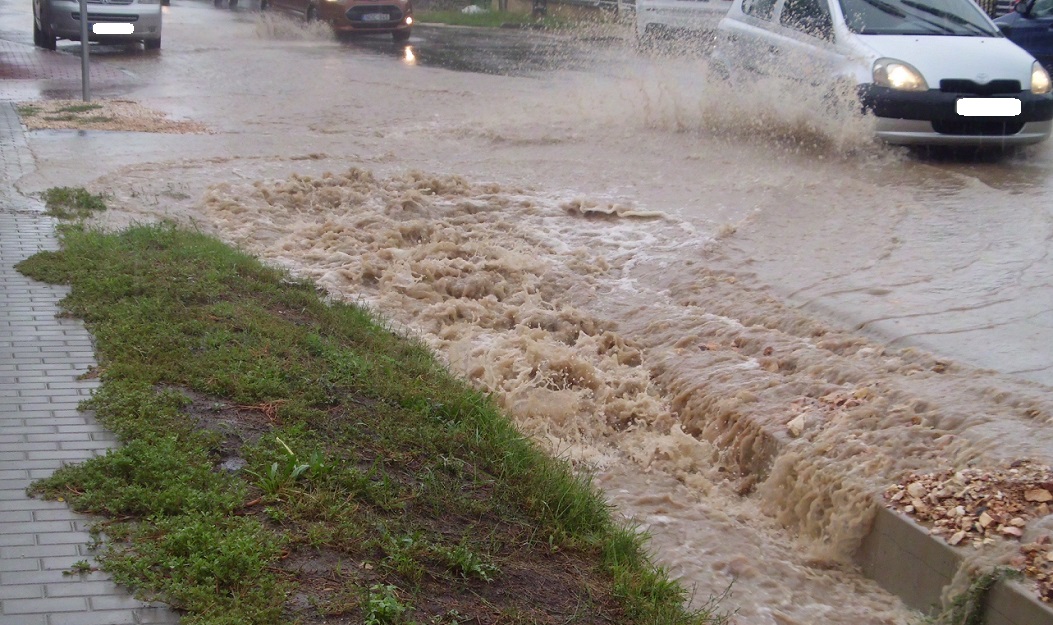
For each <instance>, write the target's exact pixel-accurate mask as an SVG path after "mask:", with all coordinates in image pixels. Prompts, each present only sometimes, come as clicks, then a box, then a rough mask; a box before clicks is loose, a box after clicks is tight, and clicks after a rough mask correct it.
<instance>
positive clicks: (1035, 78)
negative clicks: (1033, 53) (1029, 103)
mask: <svg viewBox="0 0 1053 625" xmlns="http://www.w3.org/2000/svg"><path fill="white" fill-rule="evenodd" d="M1049 89H1050V84H1049V72H1047V71H1046V68H1044V67H1042V64H1041V63H1039V62H1038V61H1035V64H1034V65H1032V66H1031V93H1034V94H1037V95H1042V94H1045V93H1049Z"/></svg>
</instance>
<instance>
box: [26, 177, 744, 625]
mask: <svg viewBox="0 0 1053 625" xmlns="http://www.w3.org/2000/svg"><path fill="white" fill-rule="evenodd" d="M45 199H46V200H50V201H49V202H48V205H49V210H51V211H52V213H53V214H55V215H56V216H60V217H62V218H65V219H68V220H71V221H67V222H66V223H65V224H64V225H62V226H60V238H61V241H62V249H61V250H60V251H58V252H43V253H40V254H37V255H35V256H34V257H32V258H30V259H28V260H27V261H24V262H23V263H20V264H19V266H18V269H19V270H20V271H22V272H23V273H25V274H26V275H29V276H31V277H34V278H37V279H40V280H43V281H46V282H51V283H64V284H69V285H70V286H71V287H72V289H71V293H70V294H69V296H68V297H67V298H66V299H65V300H64V301H63V303H62V307H63V309H64V310H65V311H66V313H67V314H70V315H72V316H76V317H80V318H82V319H84V320H85V323H86V324H87V326H88V328H89V330H91V331H92V334H93V336H94V337H95V341H96V351H97V358H98V361H99V368H98V370H97V371H96V373H97V374H99V375H100V377H101V379H102V386H101V387H100V389H99V390H98V391H97V392H96V394H95V395H94V396H93V398H92V399H91V400H90V401H89V402H88V405H87V406H86V407H88V408H90V409H92V410H94V411H95V412H96V415H97V417H98V418H99V420H100V421H101V422H102V423H103V424H104V425H106V426H107V427H108V428H110V429H111V430H113V431H114V432H115V433H116V434H117V436H118V438H119V439H120V440H121V441H122V443H123V445H122V447H120V448H119V449H118V450H116V451H112V452H109V453H107V454H106V455H105V456H101V457H99V458H95V459H93V460H91V461H88V462H87V463H85V464H83V465H76V466H71V467H67V468H64V469H62V470H60V471H59V472H57V473H56V474H55V475H54V476H52V477H51V478H48V479H46V480H42V481H39V482H37V483H35V484H34V485H33V486H32V487H31V492H33V493H34V494H37V495H42V496H45V497H49V498H52V499H64V500H67V501H69V502H70V504H71V505H72V506H73V507H74V508H75V509H78V510H81V511H86V512H92V513H96V514H101V515H103V517H104V519H105V520H104V521H102V522H101V523H100V524H99V525H98V526H97V532H98V533H99V534H100V536H101V535H104V536H105V537H106V539H107V542H106V543H105V547H103V544H104V543H103V541H101V540H100V541H99V543H98V545H97V546H99V547H100V548H101V549H100V555H99V560H100V562H101V564H102V566H103V568H104V569H105V570H108V571H109V572H110V573H111V574H113V576H114V578H115V579H116V580H117V581H118V582H120V583H122V584H126V585H128V586H130V587H132V588H135V589H136V590H137V592H138V594H139V596H141V597H143V598H147V599H154V600H161V601H165V602H167V603H169V604H170V605H173V606H174V607H176V608H177V609H179V610H181V611H183V612H184V616H183V622H184V623H186V624H187V625H220V624H226V623H259V624H267V623H280V622H305V623H307V622H316V620H315V618H316V616H317V618H319V619H325V618H347V619H350V620H348V621H347V622H365V623H375V624H378V625H379V624H386V623H390V624H392V625H393V624H396V623H410V622H422V623H424V622H426V623H434V624H436V625H438V624H439V623H451V624H452V623H457V622H467V620H468V619H470V618H474V617H473V616H472V614H470V612H471V611H472V609H474V608H475V607H476V606H475V605H474V604H472V603H471V602H472V601H474V599H472V598H471V597H473V596H474V597H477V598H479V599H480V601H481V604H488V606H489V607H488V608H487V609H495V610H497V611H498V612H500V614H499V616H500V618H502V619H505V620H506V621H507V622H524V623H526V622H557V621H558V622H582V623H586V622H597V619H599V620H602V621H603V622H625V623H655V624H658V623H671V624H672V623H676V624H681V623H682V624H685V625H686V624H689V623H697V624H704V623H705V624H708V623H721V622H726V621H727V615H726V614H724V613H723V612H721V611H720V610H719V605H718V604H717V599H716V598H714V599H711V600H710V601H709V602H708V603H707V604H706V605H705V606H704V607H703V608H702V609H698V610H689V609H687V608H685V601H686V600H687V599H688V598H689V596H688V593H687V592H686V591H685V589H683V588H682V587H681V586H679V585H678V584H677V583H676V582H674V581H672V580H671V579H670V578H669V576H668V574H667V573H666V572H665V571H664V570H662V569H661V568H658V567H656V566H655V565H654V564H653V563H652V562H651V561H650V559H649V558H648V556H647V555H646V551H645V548H644V542H645V540H646V538H645V537H644V536H643V535H641V534H639V533H638V532H636V531H634V530H633V529H632V528H630V527H627V526H625V525H622V524H619V523H617V522H616V521H615V520H614V519H613V517H612V516H611V513H610V508H609V506H608V505H607V504H606V502H605V501H604V500H603V498H602V495H600V494H599V492H598V491H597V490H596V489H595V488H594V487H593V486H592V485H591V483H590V482H589V480H588V478H587V477H583V476H580V475H575V474H574V473H573V472H572V471H571V469H570V467H569V466H567V465H566V464H565V463H563V462H561V461H559V460H557V459H553V458H551V457H548V456H546V455H544V454H543V453H541V452H540V451H539V450H538V449H537V448H536V447H535V446H534V445H533V444H531V443H530V442H529V441H527V440H526V439H524V438H523V437H522V436H521V435H519V434H518V432H516V431H515V429H514V427H513V426H512V425H511V422H510V421H509V420H508V419H507V418H506V417H504V416H503V415H501V414H500V412H499V411H498V410H497V409H496V408H495V407H494V405H493V403H492V402H490V401H489V399H488V398H487V397H486V396H484V395H482V394H480V393H478V392H476V391H474V390H472V389H471V388H469V387H468V386H467V385H466V384H464V383H463V382H461V381H460V380H457V379H456V378H454V377H453V376H452V375H451V374H449V373H448V371H446V370H445V369H444V368H442V367H441V366H440V365H439V364H438V363H437V361H436V360H435V359H434V358H433V357H432V355H431V354H430V352H428V350H427V349H426V348H425V347H424V346H423V345H421V344H418V343H415V342H414V341H412V340H409V339H406V338H404V337H399V336H397V335H395V334H394V333H393V332H391V331H389V330H388V329H387V328H386V327H385V325H384V322H383V320H381V319H378V318H376V317H374V316H372V315H371V314H369V313H368V312H366V311H364V310H361V309H358V308H356V307H354V306H349V305H346V304H340V303H326V302H325V301H324V299H323V297H322V296H321V295H320V293H319V292H318V290H317V289H316V288H315V287H314V285H313V284H310V283H307V282H304V281H301V280H295V279H293V278H291V277H290V276H289V275H288V274H287V273H285V272H283V271H280V270H277V269H274V268H269V267H265V266H264V265H262V264H261V263H259V262H258V261H257V260H255V259H254V258H252V257H250V256H248V255H245V254H242V253H240V252H238V251H237V250H234V249H233V248H231V247H229V246H227V245H225V244H223V243H222V242H220V241H218V240H216V239H212V238H210V237H206V236H204V235H202V234H199V233H196V232H191V231H188V230H183V229H180V228H178V227H176V226H174V225H171V224H164V225H151V226H136V227H133V228H130V229H128V230H125V231H122V232H120V233H110V234H107V233H102V232H99V231H94V230H92V229H90V228H87V227H85V226H84V225H83V221H82V220H83V218H84V217H87V216H89V215H91V214H92V213H94V212H97V211H99V210H105V207H104V203H103V201H102V198H99V197H98V196H93V195H91V194H88V193H86V192H85V191H84V190H83V189H62V190H49V191H48V192H47V193H46V194H45ZM59 200H61V202H60V201H59ZM72 220H79V221H72ZM255 294H259V297H258V298H254V295H255ZM242 305H244V306H242ZM286 339H288V341H286ZM276 354H277V355H276ZM198 356H200V358H201V361H200V362H195V358H197V357H198ZM312 358H315V359H316V361H314V360H311V359H312ZM332 371H336V373H335V374H333V375H330V374H329V373H327V372H332ZM378 374H379V376H378ZM296 376H301V377H304V376H306V378H305V379H301V380H296V379H294V378H296ZM323 378H324V379H323ZM373 379H376V380H377V383H376V384H374V383H373V382H371V380H373ZM319 387H324V390H323V391H319ZM319 392H321V394H320V395H319V394H318V393H319ZM326 393H328V394H326ZM195 396H196V397H198V398H202V397H203V398H207V401H208V402H211V403H210V404H208V405H210V406H212V408H207V407H206V408H201V407H200V406H199V407H198V408H199V409H198V412H197V413H196V415H195V413H188V410H189V408H188V406H190V405H192V404H194V403H195V402H194V400H193V397H195ZM197 403H199V404H201V402H200V401H199V402H197ZM215 406H225V407H226V410H227V412H229V413H230V414H236V415H238V416H237V418H234V419H233V421H231V422H232V423H234V422H237V423H241V424H242V425H244V423H246V421H244V419H247V418H250V417H251V418H259V417H262V421H261V423H263V421H266V423H263V424H262V426H261V427H259V428H257V430H258V431H256V432H255V433H254V434H253V433H251V432H250V433H249V434H248V435H246V432H244V431H242V432H235V435H236V436H235V438H237V439H238V440H236V441H235V442H234V443H233V444H232V443H231V441H230V440H229V439H231V438H232V435H231V433H230V432H229V431H225V430H223V429H222V428H216V427H208V426H209V425H212V426H214V425H215V419H213V422H212V423H211V424H210V423H206V421H207V418H208V412H209V410H210V409H215ZM320 407H326V408H327V410H328V411H329V413H333V411H336V412H338V413H339V414H340V418H339V419H334V418H332V414H329V413H326V411H325V410H321V409H320ZM188 414H191V415H194V416H195V418H191V419H188ZM246 415H248V416H246ZM373 417H375V418H376V419H377V423H376V424H370V426H369V427H363V428H361V429H363V430H369V432H368V435H367V436H365V438H361V439H357V438H354V436H358V434H354V435H351V434H348V433H347V432H346V431H345V430H346V422H347V421H348V420H349V419H352V418H353V419H359V420H363V419H369V418H373ZM203 418H204V420H203ZM238 419H242V421H238ZM407 420H408V422H410V423H411V425H410V429H412V430H413V431H412V432H406V431H403V430H402V429H400V427H397V426H395V425H393V424H396V423H402V422H404V421H407ZM433 422H434V423H433ZM361 424H362V422H361V421H359V422H358V425H361ZM203 425H204V427H203ZM227 425H229V423H228V424H227ZM235 429H237V428H236V427H235ZM243 429H244V428H243ZM249 429H252V428H249ZM352 429H353V428H352ZM332 439H341V440H340V444H345V445H348V444H351V446H353V447H354V449H343V448H340V447H339V446H334V445H333V440H332ZM439 439H441V440H439ZM451 441H453V446H452V447H451ZM230 454H234V455H236V456H237V457H238V458H239V460H240V461H242V462H244V463H245V466H244V469H243V470H238V471H234V472H231V471H225V470H222V462H221V461H222V460H223V456H224V455H230ZM432 455H439V456H441V457H442V458H443V460H442V463H443V464H442V469H448V466H447V465H453V466H454V467H455V468H454V469H451V470H449V471H448V472H447V473H445V474H442V475H440V476H439V478H438V479H436V478H435V477H434V472H435V471H439V470H440V469H437V468H436V467H438V465H435V466H431V465H428V461H427V458H429V457H431V456H432ZM400 458H402V459H404V462H401V463H400V461H399V460H398V459H400ZM389 459H396V460H395V461H394V462H389ZM378 464H379V466H380V469H377V466H378ZM386 465H387V466H386ZM425 465H427V466H425ZM414 470H417V471H418V473H419V474H415V473H414V472H413V471H414ZM425 472H429V473H427V474H425ZM480 476H482V477H480ZM459 480H460V481H459ZM429 489H430V490H429ZM425 491H427V493H425ZM473 492H474V493H475V495H478V494H479V493H485V501H482V500H481V497H480V496H475V495H473ZM407 501H410V502H411V503H410V504H409V505H408V506H407V505H406V502H407ZM418 501H421V502H423V503H420V504H418ZM491 503H492V505H491ZM437 517H441V519H440V520H441V521H442V523H443V524H444V525H443V528H437V527H435V526H434V524H433V523H431V522H429V519H433V520H434V519H436V518H437ZM465 519H472V520H465ZM450 528H453V529H450ZM480 536H486V537H488V538H487V540H481V539H477V537H480ZM312 550H313V551H312ZM290 553H300V554H301V555H303V554H308V556H309V555H310V554H318V557H317V558H316V560H321V559H322V554H327V555H328V557H329V559H328V560H327V562H328V563H329V564H331V565H332V566H334V567H336V568H337V569H339V571H338V572H337V573H333V572H332V571H330V572H328V573H327V575H329V576H330V577H329V578H330V579H337V582H336V585H337V586H339V588H338V589H336V590H337V592H333V593H330V594H327V595H325V596H319V595H317V594H316V595H310V593H307V592H305V591H304V590H303V587H305V586H307V585H310V583H311V580H310V579H307V580H306V581H305V578H303V576H302V575H297V574H295V572H293V571H290V570H287V569H286V568H283V561H287V560H288V559H289V554H290ZM334 554H335V555H334ZM345 556H346V557H345ZM528 561H529V562H530V563H532V564H530V566H527V565H525V564H524V563H526V562H528ZM371 564H372V566H371ZM345 567H346V568H347V569H351V568H354V570H353V571H350V572H348V571H346V570H345ZM532 567H533V568H532ZM546 567H548V568H546ZM563 569H567V570H571V571H575V572H577V573H579V574H580V575H579V577H580V578H581V579H582V582H581V584H580V588H577V587H576V586H577V584H576V583H575V582H574V581H572V580H571V579H570V578H569V577H568V578H567V579H565V580H562V581H561V583H566V584H568V585H569V586H574V587H575V588H571V590H570V592H568V595H569V596H571V597H572V598H573V599H574V601H576V602H577V603H576V605H574V606H569V605H548V606H544V605H539V606H537V607H538V610H533V609H532V608H530V607H529V604H528V603H524V604H522V605H509V606H504V605H501V606H497V605H496V604H494V603H493V601H492V600H491V597H490V595H489V594H488V593H492V592H493V586H494V585H496V584H500V583H504V581H506V580H503V579H500V578H502V574H503V573H504V572H505V571H509V572H511V571H518V572H522V571H523V570H528V571H529V572H531V573H534V574H536V575H537V576H539V579H536V580H533V581H535V582H538V581H544V580H543V579H541V578H543V577H544V576H545V575H553V574H556V573H558V572H559V571H562V570H563ZM505 577H512V575H511V573H509V575H507V576H505ZM312 579H313V578H312ZM495 579H497V580H498V581H497V582H495V581H494V580H495ZM433 582H434V583H433ZM436 588H448V589H449V590H448V591H447V592H449V593H450V594H451V595H453V594H456V597H452V596H447V597H442V596H440V597H435V596H430V595H429V593H430V594H432V595H434V594H436ZM512 590H516V589H514V588H513V589H512ZM519 591H520V592H525V593H527V594H529V592H528V591H529V589H526V588H520V589H519ZM498 594H500V593H498ZM297 597H299V599H300V603H301V604H302V605H300V606H299V607H298V608H295V609H291V608H290V605H289V603H290V602H291V601H293V600H294V599H295V598H297ZM533 600H534V601H540V602H542V603H543V602H544V600H545V597H544V596H543V595H541V594H538V595H537V596H536V597H534V599H533ZM308 604H309V605H308ZM568 614H571V616H570V618H568V617H567V615H568ZM575 614H579V615H578V616H575ZM338 622H342V621H338Z"/></svg>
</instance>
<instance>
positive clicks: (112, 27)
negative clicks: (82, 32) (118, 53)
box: [91, 24, 135, 35]
mask: <svg viewBox="0 0 1053 625" xmlns="http://www.w3.org/2000/svg"><path fill="white" fill-rule="evenodd" d="M91 32H93V33H95V34H96V35H130V34H132V33H134V32H135V25H134V24H92V25H91Z"/></svg>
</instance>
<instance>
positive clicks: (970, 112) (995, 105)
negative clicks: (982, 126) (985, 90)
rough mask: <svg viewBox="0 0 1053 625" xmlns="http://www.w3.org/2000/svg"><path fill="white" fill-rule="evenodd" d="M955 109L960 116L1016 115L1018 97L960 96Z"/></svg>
mask: <svg viewBox="0 0 1053 625" xmlns="http://www.w3.org/2000/svg"><path fill="white" fill-rule="evenodd" d="M957 111H958V114H959V115H961V116H962V117H1016V116H1017V115H1019V114H1020V98H961V99H960V100H958V104H957Z"/></svg>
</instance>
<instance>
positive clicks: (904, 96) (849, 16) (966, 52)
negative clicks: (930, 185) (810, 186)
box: [714, 0, 1053, 146]
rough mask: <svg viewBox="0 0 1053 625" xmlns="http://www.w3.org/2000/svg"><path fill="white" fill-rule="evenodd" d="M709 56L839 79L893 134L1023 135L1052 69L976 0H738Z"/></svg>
mask: <svg viewBox="0 0 1053 625" xmlns="http://www.w3.org/2000/svg"><path fill="white" fill-rule="evenodd" d="M714 60H715V61H716V62H717V63H718V64H719V65H718V67H724V68H725V69H726V70H727V71H731V73H732V75H734V74H736V73H738V72H739V71H742V70H748V71H749V70H751V71H752V72H754V73H757V72H759V73H766V74H770V75H778V76H780V77H782V78H788V79H798V80H803V81H806V82H808V83H809V84H814V85H816V88H820V89H821V88H823V86H821V85H819V83H821V82H825V83H827V84H831V85H843V86H847V87H848V88H850V89H853V90H854V91H855V93H856V95H857V96H858V97H859V99H860V100H861V102H862V105H863V107H864V108H865V109H866V110H868V111H870V112H871V113H872V114H873V115H874V116H875V117H876V118H877V127H876V133H877V136H878V138H880V139H883V140H884V141H886V142H889V143H896V144H928V145H981V146H982V145H1000V146H1012V145H1027V144H1032V143H1038V142H1041V141H1044V140H1045V139H1047V138H1049V136H1050V131H1051V128H1053V122H1051V120H1053V95H1051V93H1050V87H1051V86H1050V77H1049V74H1048V73H1047V72H1046V70H1045V69H1044V68H1043V67H1042V65H1041V64H1040V63H1038V62H1037V61H1036V60H1035V58H1034V57H1033V56H1031V55H1030V54H1028V53H1027V52H1025V51H1023V50H1021V49H1020V48H1019V47H1017V46H1016V45H1015V44H1014V43H1013V42H1011V41H1009V40H1008V39H1006V38H1005V37H1004V36H1003V35H1002V33H1001V32H1000V31H999V30H998V27H996V26H995V24H994V23H993V22H992V21H991V19H990V18H989V17H988V16H987V15H986V14H985V13H984V12H983V11H982V10H980V8H979V7H978V6H977V5H976V4H975V3H974V2H973V1H972V0H735V3H734V4H733V5H732V7H731V9H730V11H729V12H728V15H727V16H726V17H725V18H724V19H723V20H722V21H721V22H720V25H719V27H718V34H717V44H716V50H715V52H714Z"/></svg>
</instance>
